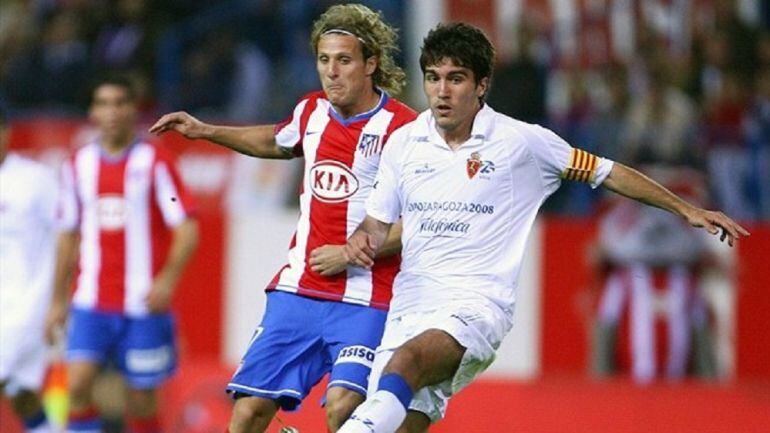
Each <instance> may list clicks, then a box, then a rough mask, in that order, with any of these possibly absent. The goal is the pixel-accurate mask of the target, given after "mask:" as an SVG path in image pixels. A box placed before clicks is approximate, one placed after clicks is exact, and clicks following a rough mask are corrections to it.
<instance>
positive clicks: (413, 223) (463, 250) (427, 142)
mask: <svg viewBox="0 0 770 433" xmlns="http://www.w3.org/2000/svg"><path fill="white" fill-rule="evenodd" d="M611 169H612V161H610V160H607V159H602V158H598V157H596V156H594V155H591V154H589V153H587V152H584V151H582V150H579V149H574V148H572V147H571V146H570V145H569V144H567V143H566V142H565V141H564V140H562V139H561V138H560V137H558V136H557V135H556V134H554V133H553V132H551V131H549V130H547V129H545V128H542V127H540V126H537V125H531V124H527V123H524V122H520V121H517V120H514V119H511V118H510V117H507V116H504V115H502V114H499V113H497V112H495V111H494V110H492V109H491V108H489V107H488V106H484V107H483V108H482V109H481V110H480V111H479V112H478V114H477V115H476V118H475V120H474V122H473V129H472V131H471V137H470V138H469V140H468V141H467V142H465V143H463V144H462V145H461V146H460V147H459V148H458V149H457V150H452V149H451V148H450V147H449V146H448V145H447V144H446V142H445V141H444V139H443V138H441V136H440V135H439V134H438V132H437V130H436V126H435V121H434V119H433V117H432V115H431V113H430V111H425V112H423V113H421V114H420V115H419V116H418V118H417V120H415V121H414V122H412V123H409V124H407V125H406V126H404V127H402V128H401V129H399V130H397V131H396V132H395V133H394V134H393V136H392V137H391V139H390V143H389V146H388V147H386V148H385V150H384V152H383V156H382V160H381V162H380V169H379V172H378V175H377V180H376V183H375V187H374V189H373V190H372V193H371V195H370V196H369V199H368V201H367V213H368V214H369V215H370V216H371V217H373V218H376V219H378V220H380V221H383V222H388V223H394V222H396V221H397V220H398V218H399V217H402V218H403V224H404V231H403V234H402V243H403V250H402V256H403V262H402V264H401V272H400V273H399V274H398V276H397V277H396V281H395V283H394V287H393V300H392V303H391V316H392V317H395V316H397V315H399V314H402V313H405V312H410V311H416V310H422V309H426V308H432V309H435V308H436V306H437V305H442V303H444V302H464V301H474V300H477V299H479V298H482V299H488V300H491V301H492V302H494V303H495V304H497V305H498V306H500V307H501V308H505V309H509V310H511V311H512V307H513V303H514V301H515V298H516V285H517V279H518V273H519V269H520V267H521V262H522V258H523V256H524V248H525V245H526V241H527V237H528V236H529V233H530V231H531V228H532V225H533V223H534V221H535V217H536V215H537V212H538V209H539V208H540V206H541V205H542V204H543V202H544V201H545V199H546V198H547V197H548V196H550V195H551V194H552V193H553V192H554V191H556V189H557V188H558V187H559V185H560V184H561V180H562V179H563V178H567V179H574V180H579V181H584V182H588V183H590V184H591V186H592V187H596V186H598V185H599V184H600V183H601V182H603V181H604V179H605V178H606V177H607V175H608V174H609V172H610V170H611Z"/></svg>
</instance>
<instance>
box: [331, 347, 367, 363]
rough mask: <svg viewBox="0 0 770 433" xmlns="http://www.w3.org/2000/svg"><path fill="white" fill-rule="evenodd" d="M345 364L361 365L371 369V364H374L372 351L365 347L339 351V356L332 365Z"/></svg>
mask: <svg viewBox="0 0 770 433" xmlns="http://www.w3.org/2000/svg"><path fill="white" fill-rule="evenodd" d="M346 362H352V363H356V364H361V365H363V366H366V367H369V368H372V363H373V362H374V350H372V349H370V348H368V347H366V346H348V347H346V348H344V349H342V350H341V351H340V354H339V356H337V361H335V362H334V364H335V365H337V364H342V363H346Z"/></svg>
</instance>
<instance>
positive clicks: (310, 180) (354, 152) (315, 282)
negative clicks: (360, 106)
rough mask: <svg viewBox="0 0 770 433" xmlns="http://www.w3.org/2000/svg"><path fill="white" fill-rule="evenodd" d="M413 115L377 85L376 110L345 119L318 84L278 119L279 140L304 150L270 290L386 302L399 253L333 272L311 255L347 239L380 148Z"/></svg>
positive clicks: (298, 151) (362, 212)
mask: <svg viewBox="0 0 770 433" xmlns="http://www.w3.org/2000/svg"><path fill="white" fill-rule="evenodd" d="M415 117H416V113H415V112H414V111H413V110H412V109H411V108H409V107H407V106H406V105H404V104H402V103H401V102H399V101H397V100H395V99H391V98H389V97H388V95H387V94H386V93H385V92H381V96H380V101H379V103H378V104H377V106H376V107H375V108H374V109H372V110H371V111H368V112H366V113H362V114H359V115H356V116H354V117H351V118H348V119H343V118H342V117H340V116H339V114H337V113H336V112H335V110H334V108H333V107H332V106H331V104H330V102H329V101H328V100H327V99H326V96H325V94H324V93H323V92H320V91H319V92H315V93H311V94H309V95H307V96H305V97H304V98H303V99H301V100H300V102H299V103H298V104H297V106H296V107H295V108H294V111H293V113H292V115H291V116H290V117H289V118H288V119H287V120H286V121H284V122H283V123H280V124H278V125H277V126H276V129H275V132H276V141H277V143H278V145H279V146H281V147H283V148H287V149H292V150H293V152H294V154H295V155H297V156H302V155H304V157H305V170H304V179H303V181H302V186H301V191H300V197H299V202H300V217H299V221H298V222H297V231H296V232H295V234H294V238H293V239H292V241H291V243H290V245H289V262H288V264H287V265H286V266H284V267H283V268H282V269H281V270H280V271H279V272H278V274H277V275H276V276H275V278H274V279H273V281H272V282H271V283H270V285H269V286H268V288H267V290H282V291H286V292H291V293H297V294H300V295H303V296H307V297H311V298H317V299H328V300H334V301H341V302H346V303H351V304H359V305H366V306H371V307H375V308H380V309H387V308H388V304H389V303H390V298H391V288H392V285H393V279H394V278H395V276H396V273H397V272H398V268H399V264H400V261H401V257H400V256H393V257H387V258H383V259H378V260H377V261H376V263H375V265H374V266H373V267H372V268H371V269H363V268H358V267H352V266H351V267H348V268H347V270H346V271H345V272H342V273H340V274H337V275H335V276H332V277H324V276H321V275H319V274H317V273H315V272H313V271H312V270H311V269H310V266H309V265H308V259H309V257H310V253H311V252H312V251H313V250H314V249H315V248H317V247H320V246H323V245H327V244H332V245H342V244H344V243H345V242H346V241H347V238H348V237H349V236H350V235H351V234H353V231H354V230H355V229H356V228H357V227H358V225H359V224H360V223H361V222H362V221H363V220H364V217H365V216H366V209H365V208H364V202H365V200H366V197H367V196H368V195H369V191H370V190H371V188H372V184H373V183H374V177H375V175H376V174H377V168H378V166H379V163H380V154H381V152H382V149H383V147H384V146H385V144H386V143H387V141H388V138H389V137H390V134H391V133H392V132H393V131H394V130H396V129H397V128H398V127H400V126H401V125H404V124H405V123H408V122H411V121H412V120H414V118H415Z"/></svg>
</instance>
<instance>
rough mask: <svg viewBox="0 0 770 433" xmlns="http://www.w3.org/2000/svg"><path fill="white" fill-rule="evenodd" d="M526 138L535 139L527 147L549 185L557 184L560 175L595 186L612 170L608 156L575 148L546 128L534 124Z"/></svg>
mask: <svg viewBox="0 0 770 433" xmlns="http://www.w3.org/2000/svg"><path fill="white" fill-rule="evenodd" d="M529 138H532V139H533V140H532V141H534V142H533V143H531V144H532V145H530V146H529V148H530V150H531V151H532V153H533V154H534V156H535V159H536V160H537V163H538V165H539V166H540V168H541V173H542V176H543V181H544V183H545V185H546V187H547V188H548V189H551V188H553V187H558V185H559V183H560V181H561V179H567V180H574V181H578V182H586V183H588V184H589V185H591V188H596V187H598V186H599V185H601V183H602V182H604V179H606V178H607V176H608V175H609V174H610V171H611V170H612V165H613V164H614V163H613V162H612V161H611V160H609V159H607V158H601V157H598V156H596V155H593V154H591V153H589V152H586V151H584V150H581V149H577V148H574V147H572V146H570V145H569V143H567V142H566V141H564V139H562V138H561V137H559V136H558V135H556V134H555V133H554V132H553V131H551V130H548V129H546V128H543V127H540V126H533V129H532V130H531V135H530V137H529ZM528 141H529V140H528ZM554 189H555V188H554Z"/></svg>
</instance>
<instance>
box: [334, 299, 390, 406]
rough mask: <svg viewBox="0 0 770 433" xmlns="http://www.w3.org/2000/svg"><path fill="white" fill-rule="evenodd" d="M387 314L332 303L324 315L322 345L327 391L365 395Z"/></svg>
mask: <svg viewBox="0 0 770 433" xmlns="http://www.w3.org/2000/svg"><path fill="white" fill-rule="evenodd" d="M386 318H387V313H386V312H385V311H381V310H377V309H375V308H370V307H362V306H358V305H350V304H343V303H333V304H330V305H328V306H327V313H326V314H325V316H324V324H323V328H324V333H323V338H324V343H325V345H326V348H327V352H328V361H329V362H330V363H331V364H332V372H331V376H330V379H329V385H328V388H329V389H331V388H332V387H340V388H344V389H347V390H350V391H353V392H357V393H359V394H361V395H362V396H363V395H366V391H367V387H368V384H369V377H370V374H371V370H372V365H373V363H374V359H375V350H376V348H377V346H379V344H380V341H381V339H382V333H383V330H384V328H385V320H386Z"/></svg>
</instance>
